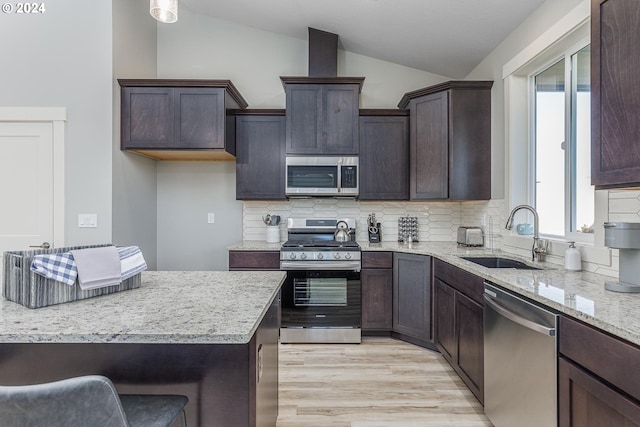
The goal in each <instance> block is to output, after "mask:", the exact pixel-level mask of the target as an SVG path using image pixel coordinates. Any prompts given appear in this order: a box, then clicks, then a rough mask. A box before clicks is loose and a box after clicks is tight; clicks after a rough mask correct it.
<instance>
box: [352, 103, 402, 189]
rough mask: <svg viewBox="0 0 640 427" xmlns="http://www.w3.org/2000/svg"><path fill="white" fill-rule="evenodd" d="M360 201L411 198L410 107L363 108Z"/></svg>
mask: <svg viewBox="0 0 640 427" xmlns="http://www.w3.org/2000/svg"><path fill="white" fill-rule="evenodd" d="M359 127H360V196H359V198H360V200H408V199H409V117H408V111H407V110H395V111H394V110H360V126H359Z"/></svg>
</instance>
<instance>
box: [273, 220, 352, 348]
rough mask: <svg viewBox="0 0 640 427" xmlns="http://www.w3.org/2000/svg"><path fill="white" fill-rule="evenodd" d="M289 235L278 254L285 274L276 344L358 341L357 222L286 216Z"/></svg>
mask: <svg viewBox="0 0 640 427" xmlns="http://www.w3.org/2000/svg"><path fill="white" fill-rule="evenodd" d="M287 231H288V240H287V242H285V243H284V244H283V245H282V249H281V250H280V269H281V270H286V271H287V279H286V281H285V283H284V285H283V287H282V320H281V328H280V341H281V342H283V343H309V342H316V343H359V342H360V341H361V338H360V337H361V335H360V323H361V322H360V318H361V300H360V269H361V261H360V246H359V245H358V243H356V241H355V231H356V221H355V219H353V218H344V219H315V218H309V219H301V218H289V219H288V220H287ZM336 239H337V240H336Z"/></svg>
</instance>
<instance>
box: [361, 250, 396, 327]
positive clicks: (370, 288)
mask: <svg viewBox="0 0 640 427" xmlns="http://www.w3.org/2000/svg"><path fill="white" fill-rule="evenodd" d="M360 282H361V286H362V330H363V332H366V331H387V332H388V331H390V330H391V328H392V326H393V254H392V253H391V252H362V271H361V272H360Z"/></svg>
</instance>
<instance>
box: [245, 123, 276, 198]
mask: <svg viewBox="0 0 640 427" xmlns="http://www.w3.org/2000/svg"><path fill="white" fill-rule="evenodd" d="M267 113H269V114H267ZM284 134H285V119H284V111H282V110H273V111H269V110H262V111H260V110H256V111H255V113H252V111H250V110H244V111H243V112H242V114H239V115H237V116H236V144H237V147H236V199H238V200H250V199H260V200H286V196H285V156H284Z"/></svg>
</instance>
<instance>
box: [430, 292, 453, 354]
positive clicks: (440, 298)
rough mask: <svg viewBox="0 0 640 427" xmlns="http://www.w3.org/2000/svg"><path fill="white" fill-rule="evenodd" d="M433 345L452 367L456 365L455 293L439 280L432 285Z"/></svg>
mask: <svg viewBox="0 0 640 427" xmlns="http://www.w3.org/2000/svg"><path fill="white" fill-rule="evenodd" d="M433 299H434V316H433V319H434V320H433V323H434V325H433V329H434V337H433V338H434V340H435V344H436V346H437V347H438V350H440V353H442V355H443V356H444V358H445V359H447V360H448V361H449V363H451V364H452V365H453V364H455V363H456V353H457V345H456V336H455V333H456V329H455V291H454V290H453V288H452V287H451V286H449V285H447V284H446V283H444V282H443V281H442V280H440V279H434V283H433Z"/></svg>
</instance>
